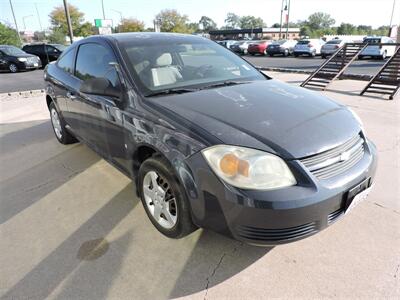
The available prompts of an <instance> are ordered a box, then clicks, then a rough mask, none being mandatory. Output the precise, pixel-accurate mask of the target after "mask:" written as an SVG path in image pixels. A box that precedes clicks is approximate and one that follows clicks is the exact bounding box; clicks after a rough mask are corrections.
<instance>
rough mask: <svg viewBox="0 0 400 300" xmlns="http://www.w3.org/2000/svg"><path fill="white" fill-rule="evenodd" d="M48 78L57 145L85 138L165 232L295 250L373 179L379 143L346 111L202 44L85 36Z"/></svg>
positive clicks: (174, 37)
mask: <svg viewBox="0 0 400 300" xmlns="http://www.w3.org/2000/svg"><path fill="white" fill-rule="evenodd" d="M44 78H45V80H46V100H47V106H48V108H49V111H50V116H51V122H52V125H53V129H54V133H55V136H56V138H57V139H58V141H59V142H60V143H63V144H68V143H72V142H75V141H76V140H80V141H83V142H84V143H86V144H87V145H89V146H90V147H91V148H92V149H94V150H95V151H96V152H97V153H99V154H100V155H101V156H102V157H104V159H106V160H107V161H108V162H110V163H111V164H112V165H114V166H116V167H117V168H118V169H119V170H120V171H121V172H123V173H124V174H126V175H127V176H129V177H130V178H132V180H133V181H134V182H135V186H136V188H137V193H138V195H139V196H140V197H141V199H142V203H143V206H144V208H145V210H146V212H147V215H148V216H149V218H150V220H151V222H152V223H153V224H154V226H155V227H156V228H157V229H158V230H159V231H160V232H162V233H163V234H165V235H166V236H169V237H173V238H178V237H182V236H185V235H187V234H189V233H190V232H192V231H193V230H194V229H195V228H196V227H204V228H211V229H213V230H215V231H218V232H220V233H224V234H226V235H230V236H233V237H234V238H236V239H238V240H242V241H245V242H248V243H252V244H267V245H268V244H280V243H287V242H292V241H295V240H298V239H301V238H304V237H307V236H310V235H312V234H314V233H317V232H319V231H320V230H322V229H324V228H326V227H328V225H331V224H333V223H334V222H335V221H336V220H337V219H339V218H340V217H341V216H343V215H344V214H345V213H348V212H349V211H350V210H351V209H352V208H353V207H354V206H355V205H356V204H357V203H359V202H360V200H363V199H364V198H365V197H366V195H367V193H368V192H369V191H370V189H371V185H372V182H373V181H374V176H375V169H376V149H375V146H374V144H373V143H372V142H371V141H370V140H369V139H368V138H367V137H366V136H365V132H364V130H363V127H362V123H361V121H360V119H359V118H358V117H357V115H356V114H355V113H354V112H352V111H351V110H350V109H348V108H347V107H345V106H344V105H341V104H339V103H336V102H334V101H332V100H330V99H328V98H326V97H325V96H323V95H322V94H319V93H316V92H312V91H309V90H306V89H303V88H300V87H296V86H292V85H289V84H286V83H283V82H280V81H278V80H274V79H272V78H270V77H269V76H267V75H265V74H263V73H261V72H260V71H259V70H257V69H256V68H254V67H253V66H252V65H250V64H249V63H247V62H246V61H245V60H243V59H242V58H240V57H239V56H237V55H235V54H234V53H232V52H231V51H229V50H227V49H225V48H223V47H220V46H219V45H217V44H216V43H214V42H212V41H210V40H207V39H204V38H201V37H196V36H192V35H180V34H162V33H124V34H113V35H102V36H93V37H89V38H86V39H83V40H80V41H78V42H76V43H74V44H72V45H71V46H70V47H69V48H68V49H67V50H66V51H65V52H64V53H63V55H62V56H61V57H60V58H59V60H58V61H57V63H55V64H49V65H47V67H46V69H45V73H44ZM104 180H107V178H106V177H105V178H104ZM99 184H101V183H100V182H99ZM92 188H93V189H95V188H96V187H95V186H93V187H92ZM355 234H356V233H355Z"/></svg>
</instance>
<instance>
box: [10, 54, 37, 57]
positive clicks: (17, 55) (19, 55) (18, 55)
mask: <svg viewBox="0 0 400 300" xmlns="http://www.w3.org/2000/svg"><path fill="white" fill-rule="evenodd" d="M12 56H14V57H36V55H32V54H29V53H21V54H16V55H12Z"/></svg>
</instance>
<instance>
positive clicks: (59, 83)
mask: <svg viewBox="0 0 400 300" xmlns="http://www.w3.org/2000/svg"><path fill="white" fill-rule="evenodd" d="M75 52H76V49H75V48H71V49H69V50H68V51H66V52H65V53H63V55H62V56H61V57H60V59H59V60H58V61H57V64H56V67H57V68H56V70H57V72H56V74H55V78H51V79H50V80H51V81H52V83H53V85H52V88H53V89H54V95H55V97H56V98H57V104H58V108H59V110H60V111H61V114H62V116H63V118H64V120H65V121H66V122H67V124H68V125H69V126H70V127H71V128H72V130H73V131H74V133H76V134H78V135H79V120H78V115H77V114H76V113H74V112H73V111H71V110H70V109H69V107H70V106H73V103H74V101H75V95H76V91H77V89H78V88H79V84H80V81H79V80H78V79H77V78H76V77H75V76H74V64H75Z"/></svg>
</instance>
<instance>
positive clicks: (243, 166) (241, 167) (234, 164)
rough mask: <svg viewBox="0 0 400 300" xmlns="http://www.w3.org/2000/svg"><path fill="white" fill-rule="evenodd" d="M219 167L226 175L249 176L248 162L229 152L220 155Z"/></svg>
mask: <svg viewBox="0 0 400 300" xmlns="http://www.w3.org/2000/svg"><path fill="white" fill-rule="evenodd" d="M219 167H220V169H221V171H222V172H224V173H225V174H226V175H227V176H235V175H238V174H240V175H243V176H245V177H248V176H249V163H248V162H247V161H245V160H241V159H239V158H238V157H237V156H236V155H234V154H232V153H229V154H226V155H224V157H222V159H221V161H220V163H219Z"/></svg>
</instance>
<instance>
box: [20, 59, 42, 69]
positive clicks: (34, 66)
mask: <svg viewBox="0 0 400 300" xmlns="http://www.w3.org/2000/svg"><path fill="white" fill-rule="evenodd" d="M41 67H42V63H41V62H40V60H39V61H38V62H37V63H29V62H19V64H18V68H19V69H20V70H32V69H39V68H41Z"/></svg>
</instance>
